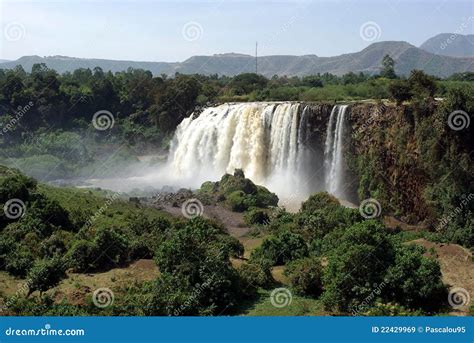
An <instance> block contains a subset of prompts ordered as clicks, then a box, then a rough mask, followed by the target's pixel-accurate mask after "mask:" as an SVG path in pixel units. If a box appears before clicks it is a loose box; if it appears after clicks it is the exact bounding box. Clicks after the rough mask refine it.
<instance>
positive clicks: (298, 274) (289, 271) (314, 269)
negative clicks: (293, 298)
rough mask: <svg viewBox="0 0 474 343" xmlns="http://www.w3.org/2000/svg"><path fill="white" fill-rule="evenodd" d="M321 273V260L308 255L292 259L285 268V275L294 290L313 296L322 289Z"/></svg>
mask: <svg viewBox="0 0 474 343" xmlns="http://www.w3.org/2000/svg"><path fill="white" fill-rule="evenodd" d="M322 274H323V270H322V267H321V261H320V260H319V259H316V258H309V257H307V258H303V259H299V260H295V261H292V262H290V263H289V264H288V265H287V267H286V269H285V275H286V276H287V277H288V278H289V280H290V284H291V287H292V288H293V289H294V290H295V291H296V292H298V293H299V294H302V295H309V296H315V297H317V296H319V295H321V293H322V291H323V283H322Z"/></svg>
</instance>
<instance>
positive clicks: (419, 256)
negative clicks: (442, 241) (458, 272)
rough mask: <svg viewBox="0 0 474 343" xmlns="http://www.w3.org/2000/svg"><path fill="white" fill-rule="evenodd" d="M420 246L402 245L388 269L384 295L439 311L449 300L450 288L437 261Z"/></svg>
mask: <svg viewBox="0 0 474 343" xmlns="http://www.w3.org/2000/svg"><path fill="white" fill-rule="evenodd" d="M424 252H425V249H424V248H423V247H421V246H417V245H408V246H406V245H399V246H397V248H396V254H395V261H394V263H393V264H392V265H391V266H390V267H389V268H388V270H387V273H386V276H385V282H386V284H387V286H386V288H385V289H384V290H383V293H384V297H385V298H386V299H387V300H389V301H395V302H397V303H399V304H402V305H406V306H408V307H409V308H423V309H425V310H428V311H429V310H436V309H439V308H440V307H442V305H443V302H444V301H443V300H444V299H446V287H445V286H444V284H443V282H442V275H441V269H440V266H439V264H438V262H437V261H436V260H434V259H433V258H428V257H425V256H424V255H423V254H424Z"/></svg>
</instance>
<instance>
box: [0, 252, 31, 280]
mask: <svg viewBox="0 0 474 343" xmlns="http://www.w3.org/2000/svg"><path fill="white" fill-rule="evenodd" d="M33 261H34V257H33V255H32V254H31V252H30V251H29V250H27V249H26V247H23V246H21V245H19V244H18V245H17V246H16V248H15V249H14V250H12V251H11V252H10V253H9V254H8V255H7V256H6V258H5V270H6V271H7V272H8V273H10V274H11V275H13V276H19V277H24V276H26V274H27V273H28V271H29V270H30V268H31V266H32V265H33Z"/></svg>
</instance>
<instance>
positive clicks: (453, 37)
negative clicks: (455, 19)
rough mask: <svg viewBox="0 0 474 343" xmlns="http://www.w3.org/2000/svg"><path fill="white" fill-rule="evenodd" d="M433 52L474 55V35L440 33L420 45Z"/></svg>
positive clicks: (449, 54)
mask: <svg viewBox="0 0 474 343" xmlns="http://www.w3.org/2000/svg"><path fill="white" fill-rule="evenodd" d="M420 49H423V50H426V51H428V52H431V53H433V54H438V55H444V56H453V57H474V35H460V34H456V33H440V34H439V35H436V36H434V37H432V38H430V39H428V40H427V41H426V42H424V43H423V44H421V45H420Z"/></svg>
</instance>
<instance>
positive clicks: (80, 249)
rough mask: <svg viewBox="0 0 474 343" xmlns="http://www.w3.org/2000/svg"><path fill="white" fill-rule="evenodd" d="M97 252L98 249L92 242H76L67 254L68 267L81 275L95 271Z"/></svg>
mask: <svg viewBox="0 0 474 343" xmlns="http://www.w3.org/2000/svg"><path fill="white" fill-rule="evenodd" d="M96 251H97V247H96V245H95V244H94V243H92V242H89V241H86V240H78V241H75V242H73V244H72V246H71V248H70V249H69V251H68V252H67V254H66V259H67V261H68V265H69V266H70V267H71V268H73V270H74V271H75V272H79V273H81V272H85V271H87V270H90V269H93V267H94V261H95V257H96Z"/></svg>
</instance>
